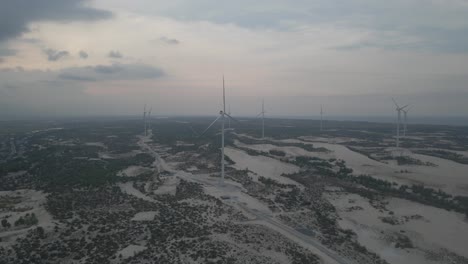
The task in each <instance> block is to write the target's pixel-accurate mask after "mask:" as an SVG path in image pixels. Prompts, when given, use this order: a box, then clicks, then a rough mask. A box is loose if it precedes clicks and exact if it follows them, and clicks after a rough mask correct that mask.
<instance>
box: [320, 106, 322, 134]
mask: <svg viewBox="0 0 468 264" xmlns="http://www.w3.org/2000/svg"><path fill="white" fill-rule="evenodd" d="M322 130H323V107H322V105H320V131H322Z"/></svg>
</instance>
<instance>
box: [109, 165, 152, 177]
mask: <svg viewBox="0 0 468 264" xmlns="http://www.w3.org/2000/svg"><path fill="white" fill-rule="evenodd" d="M151 171H152V170H151V169H149V168H145V167H142V166H130V167H128V168H126V169H124V170H121V171H119V172H118V173H117V176H127V177H136V176H138V175H140V174H143V173H147V172H151Z"/></svg>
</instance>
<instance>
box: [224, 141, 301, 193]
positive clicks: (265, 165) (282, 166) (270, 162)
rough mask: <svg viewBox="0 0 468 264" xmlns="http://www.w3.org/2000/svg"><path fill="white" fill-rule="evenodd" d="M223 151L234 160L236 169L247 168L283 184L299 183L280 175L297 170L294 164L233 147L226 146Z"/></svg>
mask: <svg viewBox="0 0 468 264" xmlns="http://www.w3.org/2000/svg"><path fill="white" fill-rule="evenodd" d="M225 153H226V156H228V157H229V158H230V159H231V160H232V161H234V162H235V164H234V165H233V167H235V168H236V169H238V170H244V169H247V168H248V169H249V170H250V171H252V172H254V173H256V174H258V175H259V176H263V177H265V178H270V179H273V180H276V181H278V182H280V183H284V184H294V185H299V184H298V183H297V182H295V181H293V180H290V179H288V178H286V177H283V176H281V174H283V173H285V174H291V173H295V172H299V167H297V166H295V165H292V164H288V163H285V162H281V161H279V160H276V159H273V158H269V157H265V156H250V155H248V154H247V153H246V152H244V151H242V150H238V149H235V148H226V149H225Z"/></svg>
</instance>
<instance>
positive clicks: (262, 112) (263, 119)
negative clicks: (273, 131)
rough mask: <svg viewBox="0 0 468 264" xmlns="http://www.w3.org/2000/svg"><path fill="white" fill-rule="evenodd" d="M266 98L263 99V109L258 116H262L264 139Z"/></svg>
mask: <svg viewBox="0 0 468 264" xmlns="http://www.w3.org/2000/svg"><path fill="white" fill-rule="evenodd" d="M265 113H266V112H265V99H263V100H262V111H261V112H260V113H259V114H258V115H257V117H259V116H262V139H263V138H265Z"/></svg>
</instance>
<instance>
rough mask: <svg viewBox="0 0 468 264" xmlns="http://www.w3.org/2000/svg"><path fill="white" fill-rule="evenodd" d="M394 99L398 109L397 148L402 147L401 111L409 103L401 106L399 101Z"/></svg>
mask: <svg viewBox="0 0 468 264" xmlns="http://www.w3.org/2000/svg"><path fill="white" fill-rule="evenodd" d="M392 101H393V103H394V104H395V106H396V111H397V115H398V117H397V136H396V146H397V148H398V147H400V124H401V112H402V111H403V109H405V108H406V107H407V106H408V105H405V106H403V107H400V106H399V105H398V104H397V102H396V101H395V99H393V98H392Z"/></svg>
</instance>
